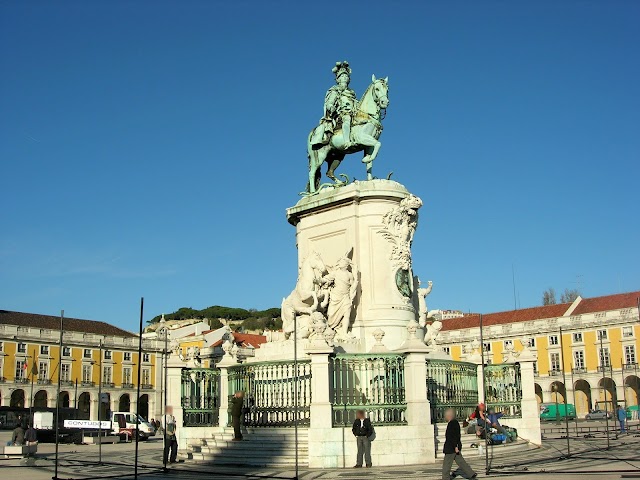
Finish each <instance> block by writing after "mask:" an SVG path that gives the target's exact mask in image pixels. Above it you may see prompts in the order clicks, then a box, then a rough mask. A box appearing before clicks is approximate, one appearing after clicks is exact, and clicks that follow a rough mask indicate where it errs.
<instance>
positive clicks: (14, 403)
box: [9, 388, 24, 408]
mask: <svg viewBox="0 0 640 480" xmlns="http://www.w3.org/2000/svg"><path fill="white" fill-rule="evenodd" d="M9 406H10V407H17V408H24V390H22V389H21V388H17V389H16V390H14V391H13V392H11V400H9Z"/></svg>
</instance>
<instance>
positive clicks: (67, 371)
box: [60, 363, 71, 382]
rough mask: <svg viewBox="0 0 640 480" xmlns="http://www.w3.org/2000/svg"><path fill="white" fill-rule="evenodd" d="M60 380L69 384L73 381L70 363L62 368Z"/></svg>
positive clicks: (64, 364)
mask: <svg viewBox="0 0 640 480" xmlns="http://www.w3.org/2000/svg"><path fill="white" fill-rule="evenodd" d="M60 380H62V381H63V382H68V381H70V380H71V365H70V364H68V363H63V364H62V365H61V366H60Z"/></svg>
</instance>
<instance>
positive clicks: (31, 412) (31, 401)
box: [29, 348, 37, 422]
mask: <svg viewBox="0 0 640 480" xmlns="http://www.w3.org/2000/svg"><path fill="white" fill-rule="evenodd" d="M31 359H32V361H33V363H32V364H31V400H30V401H29V417H30V419H29V422H33V380H34V377H35V376H36V372H37V369H36V349H35V348H34V349H33V355H32V357H31Z"/></svg>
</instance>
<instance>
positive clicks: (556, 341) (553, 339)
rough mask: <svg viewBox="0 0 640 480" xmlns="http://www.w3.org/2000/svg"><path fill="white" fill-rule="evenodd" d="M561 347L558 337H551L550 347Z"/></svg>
mask: <svg viewBox="0 0 640 480" xmlns="http://www.w3.org/2000/svg"><path fill="white" fill-rule="evenodd" d="M558 345H560V339H559V338H558V335H549V346H550V347H554V346H558Z"/></svg>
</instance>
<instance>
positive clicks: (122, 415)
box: [111, 412, 156, 440]
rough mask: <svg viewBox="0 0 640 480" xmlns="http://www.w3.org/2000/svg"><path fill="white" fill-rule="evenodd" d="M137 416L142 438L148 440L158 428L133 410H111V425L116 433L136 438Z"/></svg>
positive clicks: (139, 432)
mask: <svg viewBox="0 0 640 480" xmlns="http://www.w3.org/2000/svg"><path fill="white" fill-rule="evenodd" d="M136 417H137V419H138V434H139V438H140V440H146V439H147V438H149V437H152V436H153V435H155V434H156V429H155V428H154V427H153V426H152V425H151V424H150V423H149V422H147V421H146V420H145V419H144V418H142V417H140V416H138V415H136V414H135V413H131V412H111V425H112V429H113V433H114V434H115V435H126V436H127V437H128V438H134V435H135V434H136Z"/></svg>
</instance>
